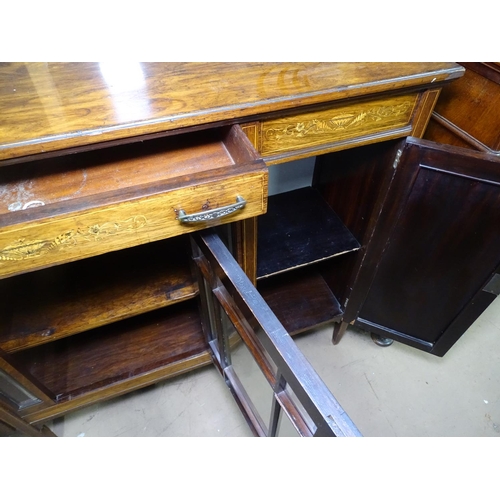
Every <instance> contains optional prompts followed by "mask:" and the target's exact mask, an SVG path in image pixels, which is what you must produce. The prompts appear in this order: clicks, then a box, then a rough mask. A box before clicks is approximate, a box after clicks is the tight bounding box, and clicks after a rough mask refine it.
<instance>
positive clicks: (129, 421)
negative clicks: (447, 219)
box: [49, 298, 500, 437]
mask: <svg viewBox="0 0 500 500" xmlns="http://www.w3.org/2000/svg"><path fill="white" fill-rule="evenodd" d="M330 339H331V329H330V328H322V329H318V330H316V331H314V332H312V333H309V334H306V335H301V336H298V337H296V342H297V345H298V346H299V348H300V349H301V350H302V352H303V353H304V354H305V356H306V357H307V358H308V360H309V361H310V363H311V364H312V365H313V367H314V368H315V369H316V371H317V372H318V374H319V375H320V376H321V377H322V379H323V380H324V381H325V383H326V384H327V386H328V387H329V388H330V390H331V392H332V393H333V394H334V395H335V397H336V398H337V399H338V401H339V402H340V403H341V405H342V406H343V407H344V409H345V410H346V411H347V413H348V414H349V416H350V417H351V419H352V420H353V421H354V423H355V424H356V425H357V426H358V428H359V430H360V431H361V433H362V434H363V435H364V436H491V437H494V436H500V298H499V299H496V300H495V302H494V303H493V304H492V305H491V306H490V307H489V308H488V310H487V311H486V312H485V313H484V314H483V315H482V316H481V317H480V318H479V319H478V320H477V321H476V323H475V324H474V325H472V327H471V328H470V329H469V330H468V331H467V332H466V333H465V334H464V335H463V336H462V338H461V339H460V340H459V341H458V342H457V343H456V344H455V345H454V346H453V347H452V349H451V350H450V351H449V352H448V353H447V354H446V356H445V357H443V358H438V357H435V356H431V355H429V354H426V353H423V352H421V351H418V350H416V349H412V348H410V347H407V346H405V345H402V344H399V343H397V342H394V344H393V345H392V346H390V347H378V346H377V345H375V344H374V343H373V342H372V340H371V338H370V336H369V335H368V334H366V333H363V332H361V331H359V330H357V329H354V328H351V329H349V330H348V331H347V332H346V334H345V336H344V338H343V339H342V341H341V342H340V343H339V344H338V345H337V346H333V345H332V344H331V340H330ZM256 386H258V384H256ZM49 427H51V428H52V430H53V431H54V432H55V433H56V434H57V435H58V436H81V437H83V436H85V437H87V436H88V437H90V436H197V437H199V436H250V435H251V433H250V432H249V430H248V428H247V426H246V423H245V421H244V419H243V417H242V416H241V415H240V414H239V411H238V409H237V407H236V404H235V402H234V400H233V399H232V397H231V395H230V393H229V391H228V390H227V388H226V386H225V384H224V383H223V382H222V379H221V378H220V376H219V374H218V373H217V372H216V370H215V368H213V367H206V368H202V369H199V370H197V371H195V372H193V373H190V374H187V375H184V376H179V377H176V378H173V379H171V380H168V381H165V382H162V383H159V384H157V385H155V386H152V387H149V388H146V389H143V390H140V391H137V392H135V393H132V394H128V395H126V396H123V397H120V398H117V399H115V400H112V401H109V402H106V403H100V404H96V405H94V406H91V407H88V408H86V409H84V410H80V411H78V412H74V413H72V414H70V415H68V416H66V417H62V418H59V419H57V420H55V421H54V422H52V423H49Z"/></svg>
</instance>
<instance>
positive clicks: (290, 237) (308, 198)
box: [257, 187, 360, 279]
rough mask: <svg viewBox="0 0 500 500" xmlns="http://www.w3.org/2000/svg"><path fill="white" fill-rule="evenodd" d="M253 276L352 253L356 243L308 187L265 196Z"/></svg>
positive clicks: (320, 198)
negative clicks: (264, 211) (255, 267)
mask: <svg viewBox="0 0 500 500" xmlns="http://www.w3.org/2000/svg"><path fill="white" fill-rule="evenodd" d="M257 245H258V246H257V255H258V261H257V278H258V279H260V278H265V277H268V276H272V275H275V274H278V273H282V272H284V271H288V270H290V269H295V268H297V267H301V266H305V265H307V264H311V263H314V262H319V261H322V260H325V259H329V258H331V257H335V256H336V255H341V254H344V253H347V252H352V251H355V250H358V249H359V248H360V244H359V243H358V241H357V240H356V238H355V237H354V236H353V235H352V234H351V232H350V231H349V230H348V229H347V227H346V226H345V225H344V224H343V222H342V221H341V220H340V219H339V217H338V216H337V215H336V214H335V212H334V211H333V210H332V209H331V208H330V206H329V205H328V204H327V202H326V201H325V200H324V199H323V198H322V197H321V195H320V193H319V192H318V191H316V190H315V189H313V188H311V187H306V188H301V189H297V190H295V191H289V192H287V193H282V194H278V195H274V196H271V197H269V201H268V211H267V213H266V214H264V215H262V216H260V217H259V222H258V243H257Z"/></svg>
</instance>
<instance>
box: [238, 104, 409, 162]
mask: <svg viewBox="0 0 500 500" xmlns="http://www.w3.org/2000/svg"><path fill="white" fill-rule="evenodd" d="M418 97H419V94H412V95H404V96H396V97H390V98H383V99H378V100H372V101H366V102H358V103H355V104H349V105H343V106H336V107H333V108H330V109H327V110H320V111H313V112H308V113H303V114H298V115H292V116H286V117H283V118H278V119H275V120H268V121H263V122H261V124H260V137H259V139H260V145H259V151H260V153H261V154H262V155H263V156H264V157H273V156H275V155H283V154H288V153H294V152H297V151H299V150H302V149H304V150H305V149H312V148H317V149H321V147H322V146H328V145H334V144H335V143H344V142H346V141H352V140H356V139H358V138H359V139H362V138H364V137H366V136H370V137H371V136H373V135H376V134H380V135H387V132H390V131H392V130H393V131H398V130H400V129H402V128H405V127H408V126H409V124H410V122H411V119H412V116H413V111H414V109H415V105H416V103H417V100H418ZM245 132H246V133H247V135H249V131H248V130H245ZM252 132H253V130H252ZM407 132H408V130H407V131H406V135H408V134H407ZM359 142H360V143H362V141H359Z"/></svg>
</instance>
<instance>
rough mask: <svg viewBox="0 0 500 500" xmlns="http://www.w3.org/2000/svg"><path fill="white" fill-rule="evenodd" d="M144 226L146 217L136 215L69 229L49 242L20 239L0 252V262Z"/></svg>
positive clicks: (99, 238) (36, 255) (38, 255)
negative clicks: (123, 219) (121, 219)
mask: <svg viewBox="0 0 500 500" xmlns="http://www.w3.org/2000/svg"><path fill="white" fill-rule="evenodd" d="M146 224H147V219H146V217H144V216H143V215H138V216H135V217H130V218H129V219H127V220H125V221H120V222H107V223H104V224H93V225H91V226H88V227H83V228H82V227H79V228H76V229H71V230H69V231H65V232H64V233H62V234H60V235H58V236H57V237H55V238H53V239H49V240H26V239H25V238H21V239H19V240H17V241H15V242H14V243H13V244H12V245H8V246H6V247H4V248H3V249H1V250H0V260H24V259H32V258H35V257H40V256H41V255H44V254H46V253H49V252H54V251H58V250H59V249H60V248H61V247H63V246H68V245H77V244H78V243H79V242H82V241H84V240H85V241H90V240H93V241H100V240H102V239H103V238H106V237H109V236H112V235H115V234H118V233H121V232H126V231H136V230H137V229H139V228H141V227H143V226H145V225H146Z"/></svg>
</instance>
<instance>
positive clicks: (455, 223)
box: [357, 139, 500, 356]
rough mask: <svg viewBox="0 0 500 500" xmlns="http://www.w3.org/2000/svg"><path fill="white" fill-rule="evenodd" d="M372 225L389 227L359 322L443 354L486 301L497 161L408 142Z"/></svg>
mask: <svg viewBox="0 0 500 500" xmlns="http://www.w3.org/2000/svg"><path fill="white" fill-rule="evenodd" d="M378 227H381V228H388V227H390V228H391V229H390V231H388V233H387V235H385V236H386V242H385V245H384V249H383V251H382V252H381V253H380V255H379V258H378V259H376V260H377V261H378V266H377V271H376V274H375V277H374V279H373V281H372V283H371V286H370V288H369V292H368V294H367V296H366V300H365V301H364V303H363V305H362V307H361V311H360V313H359V318H358V320H357V323H358V325H360V326H362V327H364V328H367V329H369V330H371V331H373V332H375V333H377V334H380V335H383V336H386V337H390V338H395V339H397V340H400V341H403V342H405V343H408V344H410V345H413V346H415V347H419V348H421V349H423V350H427V351H429V352H432V353H434V354H437V355H441V356H442V355H444V353H445V352H446V351H447V350H448V349H449V348H450V347H451V345H453V343H454V342H456V340H458V338H459V337H460V336H461V335H462V334H463V333H464V331H465V329H466V328H468V326H470V324H471V323H472V322H473V321H474V320H475V319H476V318H477V317H478V316H479V314H481V312H482V311H484V309H485V308H486V307H487V305H489V303H490V302H491V300H486V301H485V300H483V299H482V297H481V296H480V295H481V291H482V289H483V288H484V287H485V286H486V284H487V283H488V282H489V281H490V280H491V278H492V276H493V275H494V274H495V271H496V269H497V267H498V265H499V263H500V231H499V230H498V228H499V227H500V161H499V159H498V158H496V157H494V156H493V155H486V154H479V153H473V152H468V151H466V150H462V149H460V148H453V147H444V146H442V145H437V144H434V143H430V142H428V141H419V140H415V139H408V140H407V141H406V144H405V145H404V148H403V152H402V155H401V159H400V161H399V164H398V166H397V171H396V175H395V178H394V181H393V183H392V186H391V189H390V191H389V193H388V196H387V203H386V207H384V210H383V212H382V214H381V217H380V220H379V224H378ZM372 257H373V256H372ZM372 261H373V258H372ZM489 295H490V296H493V295H492V294H489ZM479 306H480V307H479ZM471 314H473V316H475V317H471ZM461 315H463V317H461ZM450 328H451V329H452V330H449V329H450ZM441 341H442V342H443V345H440V342H441ZM444 345H446V348H445V349H443V346H444Z"/></svg>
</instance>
